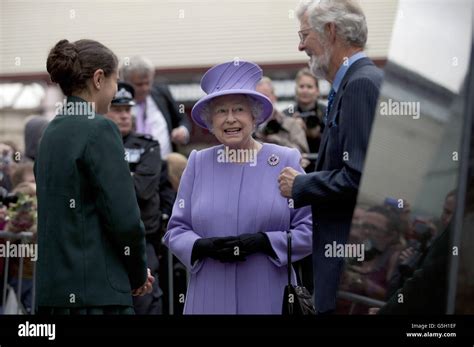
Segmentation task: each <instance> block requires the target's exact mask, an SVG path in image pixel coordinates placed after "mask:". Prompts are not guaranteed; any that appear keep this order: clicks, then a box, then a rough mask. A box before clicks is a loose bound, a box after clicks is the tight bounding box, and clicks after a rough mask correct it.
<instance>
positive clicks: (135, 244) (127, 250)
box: [85, 119, 147, 289]
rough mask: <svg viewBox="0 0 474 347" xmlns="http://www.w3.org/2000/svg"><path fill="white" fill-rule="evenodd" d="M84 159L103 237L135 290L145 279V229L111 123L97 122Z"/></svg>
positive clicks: (115, 127) (123, 151)
mask: <svg viewBox="0 0 474 347" xmlns="http://www.w3.org/2000/svg"><path fill="white" fill-rule="evenodd" d="M85 158H86V159H85V160H86V163H87V165H86V166H87V167H88V168H89V170H90V171H89V173H90V177H89V179H90V180H91V183H92V186H94V188H95V189H96V190H97V201H96V205H97V208H98V210H99V211H100V212H99V213H100V216H101V219H102V221H103V223H104V225H105V230H106V232H107V237H108V238H109V240H110V241H111V244H113V245H114V248H115V250H116V251H117V253H118V254H119V255H120V257H121V259H122V261H123V263H124V265H125V267H126V269H127V272H128V277H129V279H130V285H131V287H132V289H136V288H139V287H141V286H142V285H143V284H144V283H145V281H146V278H147V276H146V253H145V228H144V226H143V223H142V221H141V220H140V210H139V207H138V203H137V199H136V196H135V191H134V187H133V181H132V177H131V175H130V171H129V168H128V163H127V162H126V160H125V150H124V147H123V144H122V138H121V136H120V133H119V130H118V128H117V126H116V125H115V124H113V123H112V122H111V121H109V120H107V119H101V120H98V122H97V127H96V129H95V132H94V133H92V134H91V136H90V138H89V140H88V142H87V147H86V150H85Z"/></svg>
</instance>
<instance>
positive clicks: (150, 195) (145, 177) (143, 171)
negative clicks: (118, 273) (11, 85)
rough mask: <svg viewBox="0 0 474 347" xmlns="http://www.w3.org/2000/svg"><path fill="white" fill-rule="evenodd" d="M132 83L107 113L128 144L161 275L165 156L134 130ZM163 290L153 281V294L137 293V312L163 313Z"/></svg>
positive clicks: (154, 269) (152, 260) (123, 86)
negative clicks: (161, 184)
mask: <svg viewBox="0 0 474 347" xmlns="http://www.w3.org/2000/svg"><path fill="white" fill-rule="evenodd" d="M134 94H135V93H134V90H133V87H132V86H131V85H129V84H127V83H124V82H119V83H118V88H117V93H116V94H115V97H114V99H113V100H112V102H111V105H110V110H109V112H108V113H107V117H108V118H109V119H111V120H112V121H114V122H115V124H117V126H118V128H119V130H120V133H121V134H122V138H123V145H124V147H125V160H127V161H128V163H129V167H130V173H131V175H132V177H133V183H134V186H135V193H136V196H137V200H138V205H139V207H140V214H141V219H142V221H143V223H144V225H145V230H146V240H147V242H146V253H147V264H148V267H149V268H150V270H151V273H152V274H154V275H155V278H158V276H157V273H158V257H157V252H156V248H157V243H159V240H160V231H161V213H162V212H161V209H160V179H161V176H162V159H161V155H160V144H159V143H158V142H157V141H155V140H153V139H152V137H151V136H149V135H142V134H137V133H135V132H134V131H133V122H132V113H131V108H132V106H133V105H134V104H135V103H134V101H133V98H134ZM162 296H163V292H162V291H161V289H160V288H159V286H158V281H155V282H154V284H153V291H152V292H151V293H150V294H147V295H144V296H141V297H134V300H133V304H134V308H135V312H136V313H137V314H161V313H162V306H163V305H162Z"/></svg>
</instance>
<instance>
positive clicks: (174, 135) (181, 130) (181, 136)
mask: <svg viewBox="0 0 474 347" xmlns="http://www.w3.org/2000/svg"><path fill="white" fill-rule="evenodd" d="M171 141H173V142H174V143H176V144H178V145H184V144H186V142H188V130H187V129H186V128H185V127H184V126H179V127H177V128H174V129H173V131H171Z"/></svg>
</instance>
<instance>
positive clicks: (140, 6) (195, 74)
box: [0, 0, 403, 150]
mask: <svg viewBox="0 0 474 347" xmlns="http://www.w3.org/2000/svg"><path fill="white" fill-rule="evenodd" d="M360 3H361V5H362V7H363V9H364V11H365V13H366V16H367V21H368V27H369V38H368V44H367V53H368V55H369V57H370V58H372V59H373V60H374V61H375V62H376V63H377V64H378V65H380V66H383V65H384V64H385V61H386V57H387V53H388V49H389V44H390V38H391V32H392V26H393V22H394V20H395V16H397V15H399V16H403V13H398V12H397V1H396V0H363V1H360ZM297 4H298V1H294V0H256V1H247V0H219V1H213V0H199V1H171V0H169V1H168V0H158V1H148V0H138V1H120V0H118V1H115V0H110V1H109V0H98V1H88V0H82V1H81V0H80V1H67V2H66V1H64V2H63V1H50V2H39V1H8V0H0V47H1V53H0V141H5V140H12V141H13V142H15V143H16V144H17V145H18V146H19V149H20V150H22V149H23V146H24V145H23V128H24V124H25V119H26V118H27V117H28V116H30V115H33V114H35V115H44V116H45V117H48V118H49V119H50V118H52V117H54V112H55V103H56V102H58V101H61V100H62V99H63V96H62V94H61V92H60V90H59V89H58V88H57V87H56V86H54V85H53V84H51V82H50V80H49V76H48V74H47V72H46V57H47V54H48V52H49V50H50V49H51V47H52V46H53V45H54V44H55V43H56V42H57V41H58V40H60V39H63V38H66V39H68V40H70V41H75V40H78V39H82V38H90V39H94V40H98V41H100V42H102V43H104V44H105V45H106V46H108V47H109V48H111V49H112V50H113V51H114V52H115V53H116V54H117V55H118V57H119V59H120V60H122V61H124V60H126V59H127V58H129V57H131V56H134V55H143V56H146V57H148V58H150V59H151V60H152V62H153V63H154V65H155V67H156V79H157V80H158V81H161V82H165V83H167V84H168V85H169V86H170V89H171V92H172V94H173V96H174V97H175V99H176V101H177V102H178V103H180V104H182V105H184V107H185V110H186V114H187V116H189V111H190V108H191V107H192V105H193V104H194V102H195V101H196V100H197V99H198V98H199V97H200V96H201V95H202V94H203V92H202V91H201V89H200V86H199V81H200V78H201V77H202V74H203V72H204V71H206V70H207V69H208V68H209V67H210V66H212V65H215V64H218V63H222V62H224V61H229V60H233V59H239V60H250V61H254V62H256V63H258V64H259V65H260V66H261V67H262V68H263V70H264V75H267V76H269V77H271V78H272V79H273V80H274V86H275V92H276V94H277V96H278V98H279V104H278V105H279V108H281V109H283V108H285V107H286V106H288V104H289V103H290V101H292V100H293V98H294V93H295V84H294V77H295V74H296V72H297V71H298V70H299V69H300V68H302V67H305V66H307V61H308V58H307V56H306V54H304V53H302V52H298V49H297V46H298V35H297V31H298V30H299V28H298V26H299V24H298V19H297V16H296V12H295V9H296V6H297ZM320 90H321V94H322V95H323V96H324V95H326V94H327V93H328V91H329V84H328V83H327V82H325V81H321V82H320ZM212 141H213V137H212V136H210V135H209V134H208V133H207V132H206V131H204V130H202V129H200V128H196V127H194V128H193V131H192V134H191V144H190V145H194V147H196V145H198V144H199V143H209V142H211V143H212Z"/></svg>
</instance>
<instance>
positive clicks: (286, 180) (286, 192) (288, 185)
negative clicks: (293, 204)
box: [278, 166, 301, 198]
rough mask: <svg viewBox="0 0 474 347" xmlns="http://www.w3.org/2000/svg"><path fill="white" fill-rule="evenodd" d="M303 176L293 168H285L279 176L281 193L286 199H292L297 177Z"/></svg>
mask: <svg viewBox="0 0 474 347" xmlns="http://www.w3.org/2000/svg"><path fill="white" fill-rule="evenodd" d="M298 175H301V173H299V172H298V171H296V170H295V169H293V168H292V167H288V166H287V167H285V168H284V169H283V170H281V172H280V176H278V185H279V186H280V193H281V195H282V196H284V197H285V198H291V197H292V190H293V184H294V183H295V177H296V176H298Z"/></svg>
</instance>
